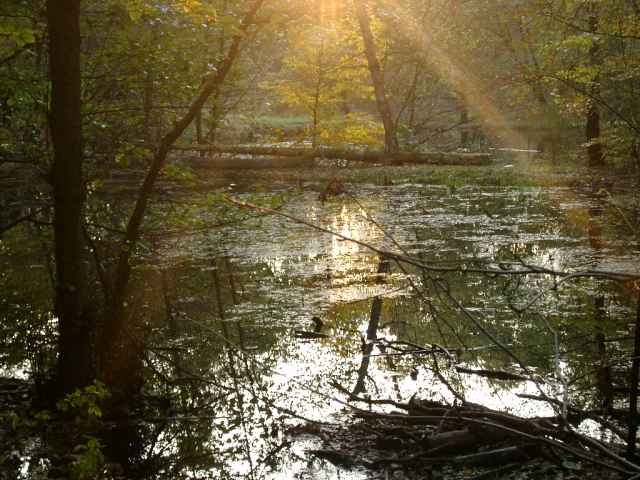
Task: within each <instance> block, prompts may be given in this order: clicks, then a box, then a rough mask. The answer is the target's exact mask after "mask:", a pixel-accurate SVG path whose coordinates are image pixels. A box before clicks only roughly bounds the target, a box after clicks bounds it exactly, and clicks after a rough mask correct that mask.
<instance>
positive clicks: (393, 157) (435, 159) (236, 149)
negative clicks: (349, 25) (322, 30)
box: [173, 144, 493, 168]
mask: <svg viewBox="0 0 640 480" xmlns="http://www.w3.org/2000/svg"><path fill="white" fill-rule="evenodd" d="M173 150H177V151H191V152H208V153H218V154H233V155H250V156H258V157H294V158H297V159H298V161H300V162H305V161H307V162H309V161H311V159H314V158H326V159H331V160H350V161H355V162H366V163H378V164H387V165H398V164H403V163H414V164H426V165H490V164H491V163H492V161H493V157H492V155H491V154H489V153H468V152H396V153H386V152H384V151H382V150H356V149H349V148H324V147H322V148H316V149H311V148H300V147H271V146H233V145H202V144H201V145H175V146H174V147H173ZM248 160H249V159H248V158H242V159H238V158H233V157H231V158H224V157H218V158H215V157H214V158H211V159H206V158H205V159H202V163H203V165H204V164H206V163H207V162H209V161H210V162H211V166H212V167H218V168H247V167H245V166H244V165H243V164H244V162H247V161H248ZM263 168H264V167H263Z"/></svg>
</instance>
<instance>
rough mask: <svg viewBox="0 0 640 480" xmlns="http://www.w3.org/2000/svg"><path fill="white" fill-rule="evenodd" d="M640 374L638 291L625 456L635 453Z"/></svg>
mask: <svg viewBox="0 0 640 480" xmlns="http://www.w3.org/2000/svg"><path fill="white" fill-rule="evenodd" d="M639 376H640V293H638V297H637V306H636V325H635V333H634V342H633V361H632V363H631V378H630V382H629V385H630V386H631V391H630V393H629V437H628V439H627V456H628V457H629V458H632V457H633V456H634V455H635V454H636V437H637V434H638V377H639Z"/></svg>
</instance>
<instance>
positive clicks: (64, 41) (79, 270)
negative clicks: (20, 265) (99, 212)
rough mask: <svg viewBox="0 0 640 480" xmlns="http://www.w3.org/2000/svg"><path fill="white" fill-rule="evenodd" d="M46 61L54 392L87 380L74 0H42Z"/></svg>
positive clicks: (77, 34) (90, 373)
mask: <svg viewBox="0 0 640 480" xmlns="http://www.w3.org/2000/svg"><path fill="white" fill-rule="evenodd" d="M47 21H48V26H49V65H50V73H51V111H50V115H49V120H50V129H51V136H52V140H53V151H54V155H53V169H52V180H53V202H54V220H53V225H54V239H55V260H56V292H55V310H56V315H57V316H58V322H59V323H58V325H59V327H58V328H59V339H58V348H59V352H58V371H57V384H56V387H57V393H58V394H59V395H62V394H65V393H69V392H72V391H73V390H75V389H76V388H78V387H82V386H84V385H87V384H88V383H90V382H91V381H92V379H93V369H92V364H93V362H92V361H91V350H90V345H89V343H90V331H91V328H92V322H91V318H90V316H89V315H88V313H87V301H86V298H87V268H86V264H85V259H86V257H85V250H86V249H85V242H84V238H83V230H82V215H83V207H84V202H85V190H84V184H83V180H82V123H81V114H80V106H81V100H80V0H48V2H47Z"/></svg>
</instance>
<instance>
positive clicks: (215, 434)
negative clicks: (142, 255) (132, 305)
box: [105, 258, 285, 479]
mask: <svg viewBox="0 0 640 480" xmlns="http://www.w3.org/2000/svg"><path fill="white" fill-rule="evenodd" d="M232 275H233V272H232V264H231V262H230V261H229V260H228V259H225V258H219V259H216V258H214V259H212V260H211V262H210V264H209V265H207V266H205V267H195V268H194V267H191V268H188V267H187V268H179V267H178V268H173V269H171V268H170V269H166V270H162V271H160V272H157V271H149V272H147V274H146V275H145V279H144V287H145V288H144V292H145V296H146V298H143V299H141V300H140V301H141V302H142V303H143V304H145V305H147V306H148V308H147V313H146V316H147V321H148V322H149V323H151V324H152V325H153V327H152V328H151V331H152V336H151V338H150V341H151V342H152V343H153V346H151V347H150V348H149V353H148V355H147V369H148V379H147V387H146V389H145V392H146V395H145V396H144V397H143V399H142V404H143V406H144V407H143V409H142V410H141V411H140V412H138V414H140V415H141V418H137V419H136V420H135V421H134V422H132V423H125V424H119V425H118V426H117V427H116V428H114V429H112V430H111V431H110V432H109V434H108V435H107V436H106V437H105V440H106V442H107V445H108V453H109V454H110V456H112V458H113V459H114V460H116V461H118V462H119V463H121V465H123V467H124V468H125V473H126V474H127V475H128V476H131V477H132V478H144V477H153V478H157V477H159V478H187V477H188V476H189V475H190V474H193V473H194V472H203V471H207V472H209V473H208V474H213V473H212V472H215V476H216V478H252V479H253V478H261V476H262V475H263V473H264V472H265V471H267V470H269V469H270V468H275V465H276V464H277V463H278V462H279V461H280V458H281V455H282V453H281V450H282V449H283V447H284V444H285V441H284V440H283V438H282V435H281V431H282V428H281V425H280V423H281V419H280V417H279V415H278V413H277V411H276V410H274V409H273V407H272V405H273V404H274V403H275V402H276V401H277V398H274V392H273V391H272V390H270V380H269V378H268V377H266V376H265V371H264V369H263V368H259V366H258V364H256V363H254V362H252V361H251V358H250V357H248V356H247V355H246V354H245V353H243V352H242V345H243V343H244V338H245V336H248V337H249V338H252V339H254V340H255V339H259V337H257V336H254V335H252V333H253V332H252V331H251V330H253V329H254V327H253V326H252V327H250V329H249V330H250V331H249V332H246V331H245V330H246V328H245V327H244V326H243V325H242V322H240V321H236V320H232V321H229V319H228V318H227V315H226V311H227V309H228V308H231V307H233V302H234V301H237V292H235V291H234V289H235V288H236V281H235V280H232ZM160 299H161V300H162V301H160V302H159V301H157V300H160ZM264 346H265V345H264V344H263V345H261V347H260V348H264Z"/></svg>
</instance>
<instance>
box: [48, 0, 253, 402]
mask: <svg viewBox="0 0 640 480" xmlns="http://www.w3.org/2000/svg"><path fill="white" fill-rule="evenodd" d="M262 3H263V0H256V2H254V4H253V5H252V6H251V7H250V8H249V10H248V11H247V12H246V14H245V15H244V17H243V19H242V21H241V23H240V24H239V26H238V27H237V31H236V33H235V35H234V36H233V39H232V41H231V44H230V47H229V50H228V51H227V53H226V55H225V56H224V57H223V58H222V60H221V61H220V63H219V64H218V67H217V69H216V70H215V71H214V73H211V74H209V75H208V76H207V77H205V80H204V81H203V82H202V87H201V88H200V91H199V93H198V95H197V96H196V97H195V99H194V100H193V101H192V102H191V104H190V106H189V108H188V110H187V113H186V114H185V115H183V116H182V117H181V118H180V119H179V120H178V121H177V122H176V123H175V124H174V126H173V127H172V128H171V129H170V130H169V131H168V132H167V133H166V134H165V135H164V136H163V137H162V139H161V141H160V144H159V146H158V147H157V148H156V150H155V152H154V154H153V158H152V159H151V163H150V167H149V170H148V171H147V174H146V177H145V179H144V182H143V184H142V186H141V187H140V191H139V194H138V197H137V199H136V202H135V205H134V208H133V212H132V214H131V216H130V218H129V220H128V223H127V228H126V234H125V237H124V240H123V245H122V246H121V248H120V250H119V251H120V254H119V256H118V260H117V264H116V268H115V272H114V276H113V278H112V279H111V284H110V285H108V288H109V290H110V291H109V295H108V302H107V305H106V308H105V311H104V315H103V320H102V328H101V329H100V330H99V331H98V335H99V338H98V339H97V341H96V338H94V337H93V335H94V333H95V327H96V312H95V311H93V310H92V309H91V308H89V299H88V295H87V286H88V284H89V274H88V268H87V247H86V243H85V241H84V238H83V235H84V233H83V212H84V207H85V199H86V195H85V189H84V179H83V175H82V166H83V147H82V118H81V106H82V102H81V80H80V72H81V69H80V44H81V40H80V39H81V37H80V2H79V0H50V1H48V3H47V19H48V25H49V32H50V33H49V35H50V53H49V58H50V66H51V84H52V102H51V114H50V123H51V131H52V137H53V145H54V163H53V169H52V180H53V185H54V212H55V219H54V231H55V258H56V302H55V303H56V313H57V315H58V317H59V330H60V341H59V364H58V376H57V382H58V387H59V393H60V394H63V393H67V392H70V391H73V390H74V389H75V388H78V387H82V386H84V385H87V384H88V383H90V382H91V381H92V380H93V379H94V378H96V376H97V377H99V378H101V379H102V380H104V381H105V382H106V383H107V384H108V385H109V386H110V387H111V388H112V389H113V390H114V391H119V392H120V393H132V392H133V391H135V389H136V387H137V386H138V384H137V380H138V371H137V370H136V368H135V363H136V362H139V361H140V357H139V355H140V353H141V352H140V349H139V348H138V347H139V344H138V343H137V342H136V339H135V338H134V337H132V336H131V335H130V334H131V331H130V330H128V328H129V326H128V325H127V320H130V319H129V318H128V316H127V315H128V311H127V308H126V304H127V296H128V293H129V292H128V287H129V281H130V277H131V264H130V261H131V258H132V255H133V252H134V251H135V248H136V244H137V242H138V240H139V237H140V228H141V225H142V222H143V219H144V216H145V213H146V211H147V207H148V203H149V200H150V196H151V194H152V191H153V188H154V185H155V182H156V180H157V178H158V176H159V174H160V171H161V169H162V167H163V166H164V164H165V162H166V159H167V155H168V153H169V150H170V148H171V146H172V145H173V143H174V142H175V141H176V140H177V139H178V138H179V137H180V136H181V135H182V134H183V133H184V131H185V130H186V129H187V127H189V125H190V124H191V123H192V121H193V120H194V118H195V117H196V116H197V114H198V112H199V111H200V110H201V109H202V107H203V105H204V104H205V102H206V101H207V99H208V98H209V97H210V96H211V95H212V93H213V92H215V91H216V90H217V89H218V88H219V87H220V85H221V84H222V83H223V82H224V80H225V78H226V76H227V74H228V73H229V71H230V70H231V67H232V66H233V64H234V62H235V60H236V58H237V57H238V55H239V53H240V46H241V44H242V42H243V41H244V40H245V38H246V35H247V32H248V29H249V28H250V27H251V26H252V25H253V24H254V22H255V19H256V15H257V13H258V11H259V9H260V8H261V6H262ZM96 345H99V346H100V351H99V352H98V359H97V365H96V363H95V361H94V360H95V358H94V353H93V347H94V346H96ZM96 367H97V369H96Z"/></svg>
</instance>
